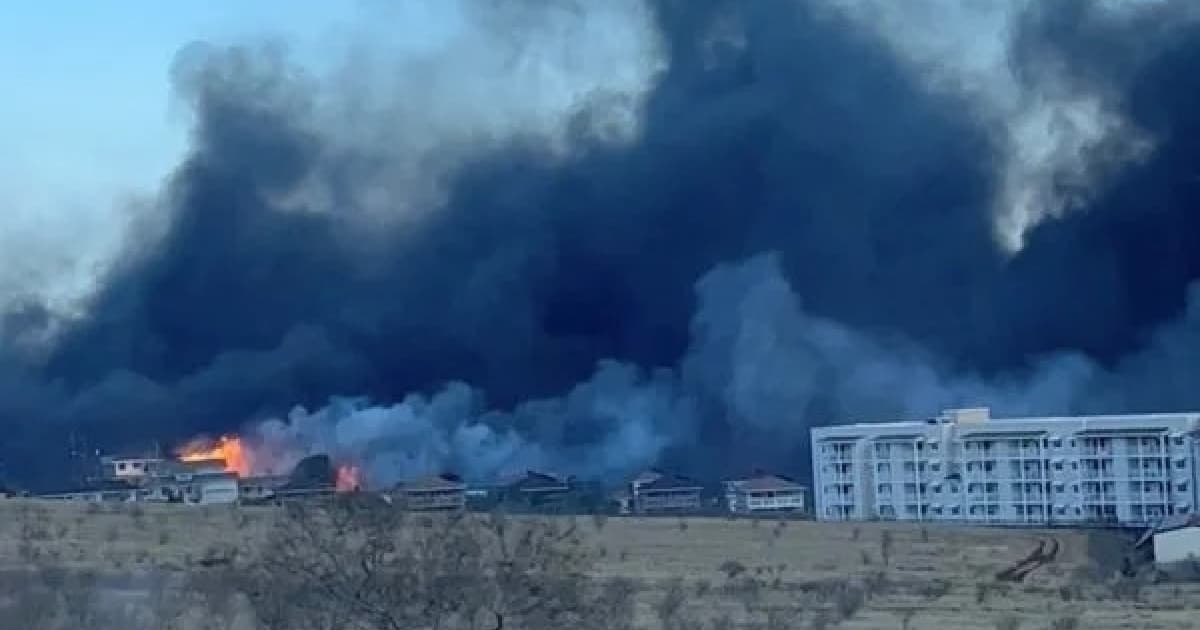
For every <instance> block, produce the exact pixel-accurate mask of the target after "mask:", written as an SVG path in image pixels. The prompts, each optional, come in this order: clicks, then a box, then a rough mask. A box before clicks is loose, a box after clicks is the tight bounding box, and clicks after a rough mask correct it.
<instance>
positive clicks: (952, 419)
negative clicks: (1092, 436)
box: [813, 407, 1200, 432]
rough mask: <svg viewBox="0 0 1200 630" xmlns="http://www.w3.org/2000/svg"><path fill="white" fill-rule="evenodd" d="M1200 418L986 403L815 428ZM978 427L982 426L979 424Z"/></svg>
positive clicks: (1198, 415)
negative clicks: (1022, 412) (1030, 409)
mask: <svg viewBox="0 0 1200 630" xmlns="http://www.w3.org/2000/svg"><path fill="white" fill-rule="evenodd" d="M1186 420H1193V421H1195V420H1200V412H1169V413H1135V414H1103V415H1079V416H1061V415H1057V416H1019V417H999V418H998V417H994V416H992V415H991V411H990V409H988V408H987V407H976V408H970V409H946V410H944V411H942V412H941V413H940V414H938V415H937V416H934V417H930V418H916V419H912V420H886V421H880V422H852V423H847V424H839V425H830V426H825V427H816V428H814V429H813V431H814V432H820V431H822V430H830V429H831V430H838V429H845V428H863V429H869V430H871V431H879V430H881V429H897V430H904V429H908V430H911V429H913V428H915V427H925V426H933V425H942V424H957V425H982V427H988V428H991V429H996V428H1000V427H998V426H997V425H1004V424H1007V423H1020V422H1037V423H1058V422H1062V423H1080V422H1083V423H1088V422H1098V423H1107V422H1130V421H1142V422H1149V421H1156V422H1170V421H1186ZM982 427H981V428H982Z"/></svg>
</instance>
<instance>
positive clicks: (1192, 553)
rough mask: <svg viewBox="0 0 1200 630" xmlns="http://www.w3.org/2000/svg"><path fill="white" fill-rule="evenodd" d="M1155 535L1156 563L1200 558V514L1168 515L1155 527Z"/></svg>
mask: <svg viewBox="0 0 1200 630" xmlns="http://www.w3.org/2000/svg"><path fill="white" fill-rule="evenodd" d="M1153 537H1154V562H1155V564H1160V565H1162V564H1171V563H1175V562H1183V561H1185V560H1200V515H1196V514H1177V515H1175V516H1168V517H1167V518H1165V519H1163V521H1162V523H1160V524H1159V526H1158V527H1156V528H1155V529H1154V534H1153Z"/></svg>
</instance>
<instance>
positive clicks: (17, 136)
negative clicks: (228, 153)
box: [0, 0, 351, 225]
mask: <svg viewBox="0 0 1200 630" xmlns="http://www.w3.org/2000/svg"><path fill="white" fill-rule="evenodd" d="M349 6H351V5H350V4H349V3H333V2H320V3H318V2H315V1H314V2H303V1H294V0H293V1H291V2H288V1H286V0H257V1H255V2H243V1H240V0H209V1H205V2H199V1H180V2H169V3H166V2H154V1H151V0H114V1H109V2H69V1H66V0H49V1H42V2H20V3H19V2H10V3H7V5H6V6H5V8H4V10H3V12H2V13H0V77H2V78H3V82H4V88H3V94H4V96H3V97H0V137H3V138H4V144H5V149H6V150H5V151H3V152H2V153H0V203H3V204H4V205H5V206H7V207H8V209H9V210H10V211H11V210H12V209H13V206H14V204H15V205H16V206H17V207H18V208H23V209H18V210H17V212H19V213H21V214H24V215H26V216H28V215H29V213H30V212H32V211H35V210H36V211H38V212H39V213H40V212H41V211H43V210H45V209H46V208H47V207H53V206H54V205H57V204H55V203H53V200H57V201H58V202H60V203H61V202H66V203H67V204H68V205H73V204H74V203H79V202H81V200H80V199H76V198H77V197H86V198H94V197H92V195H93V194H96V193H100V192H101V191H105V190H107V191H109V192H118V193H119V192H120V190H121V189H122V188H127V187H128V188H132V189H141V188H144V187H146V186H148V185H151V184H153V183H154V182H157V181H158V180H159V179H160V178H161V176H162V175H163V173H164V172H165V171H166V170H168V169H169V168H170V166H171V163H172V162H173V161H174V160H175V159H176V158H177V157H178V155H179V152H180V150H181V148H182V146H183V141H184V137H185V134H186V121H185V120H184V119H183V118H182V117H181V116H180V115H179V112H178V107H173V106H172V103H171V98H170V90H169V85H168V72H169V68H170V64H171V60H172V57H173V56H174V54H175V52H176V51H177V50H179V48H180V47H181V46H183V45H185V44H186V43H188V42H190V41H194V40H197V39H205V40H209V41H216V42H221V41H230V40H236V39H246V38H249V37H254V36H258V35H262V34H270V35H280V36H285V37H287V39H288V40H289V41H292V42H295V43H296V44H297V45H298V47H299V48H305V47H306V46H312V45H315V44H318V43H319V41H320V40H321V38H322V37H324V36H326V35H327V34H328V33H329V32H330V31H331V30H332V29H333V28H334V26H335V25H336V24H337V23H338V22H339V21H341V20H342V19H343V18H344V17H345V15H346V14H347V13H348V12H349V11H350V9H348V8H347V7H349ZM63 197H65V199H64V198H63ZM0 225H2V224H0Z"/></svg>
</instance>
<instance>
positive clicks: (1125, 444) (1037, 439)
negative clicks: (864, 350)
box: [812, 409, 1200, 525]
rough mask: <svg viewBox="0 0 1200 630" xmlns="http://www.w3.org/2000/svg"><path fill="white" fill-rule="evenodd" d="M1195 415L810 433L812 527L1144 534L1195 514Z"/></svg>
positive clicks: (983, 416)
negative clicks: (987, 527) (1131, 528)
mask: <svg viewBox="0 0 1200 630" xmlns="http://www.w3.org/2000/svg"><path fill="white" fill-rule="evenodd" d="M1198 431H1200V413H1167V414H1137V415H1113V416H1072V417H1048V418H991V417H990V414H989V412H988V410H987V409H955V410H949V411H946V412H943V413H942V414H941V415H940V416H938V417H936V418H933V419H929V420H917V421H908V422H878V423H863V424H848V425H840V426H829V427H819V428H815V429H813V430H812V455H813V480H814V482H813V489H814V493H813V494H814V507H815V509H816V513H817V518H819V519H822V520H867V519H897V520H912V521H966V522H971V523H1004V524H1037V525H1050V524H1087V523H1103V524H1112V525H1147V524H1154V523H1157V522H1158V521H1159V520H1160V519H1162V518H1163V517H1164V516H1168V515H1173V514H1189V513H1192V512H1193V510H1195V506H1196V504H1197V483H1198V481H1200V480H1198V479H1197V471H1196V463H1197V462H1198V461H1200V450H1198V449H1200V442H1198V441H1197V432H1198Z"/></svg>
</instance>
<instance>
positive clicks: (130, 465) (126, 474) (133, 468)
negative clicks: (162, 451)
mask: <svg viewBox="0 0 1200 630" xmlns="http://www.w3.org/2000/svg"><path fill="white" fill-rule="evenodd" d="M163 461H164V460H163V459H162V458H161V457H149V456H140V455H133V456H124V455H105V456H103V457H101V458H100V474H101V477H102V478H104V479H109V480H117V481H128V482H130V483H141V482H143V481H145V480H146V479H147V478H148V477H150V476H151V475H153V474H154V472H155V470H157V469H158V468H159V467H160V466H161V465H162V464H163Z"/></svg>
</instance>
